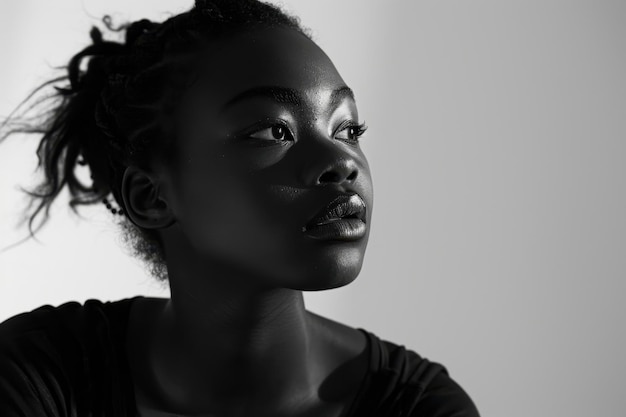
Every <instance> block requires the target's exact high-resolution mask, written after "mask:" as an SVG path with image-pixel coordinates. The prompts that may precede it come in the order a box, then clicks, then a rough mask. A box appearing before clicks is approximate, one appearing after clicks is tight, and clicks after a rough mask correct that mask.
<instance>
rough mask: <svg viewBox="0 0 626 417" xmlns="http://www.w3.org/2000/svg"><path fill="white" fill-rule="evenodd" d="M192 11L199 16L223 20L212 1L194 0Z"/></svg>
mask: <svg viewBox="0 0 626 417" xmlns="http://www.w3.org/2000/svg"><path fill="white" fill-rule="evenodd" d="M194 11H196V12H200V13H201V14H203V15H205V16H208V17H211V18H216V19H223V18H224V16H222V12H221V11H220V9H219V7H218V6H217V4H215V2H214V1H212V0H196V3H195V7H194Z"/></svg>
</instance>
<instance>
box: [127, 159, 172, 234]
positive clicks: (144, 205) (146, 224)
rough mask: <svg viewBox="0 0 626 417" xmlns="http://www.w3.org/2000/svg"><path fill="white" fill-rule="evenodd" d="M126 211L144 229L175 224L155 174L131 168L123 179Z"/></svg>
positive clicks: (160, 227)
mask: <svg viewBox="0 0 626 417" xmlns="http://www.w3.org/2000/svg"><path fill="white" fill-rule="evenodd" d="M122 199H123V200H124V210H125V211H126V215H127V216H128V217H129V218H130V220H131V221H132V222H133V223H134V224H136V225H137V226H139V227H142V228H144V229H162V228H165V227H167V226H169V225H171V224H172V223H173V222H174V216H173V215H172V212H171V210H170V207H169V205H168V204H167V201H166V200H165V199H164V198H163V196H161V195H160V192H159V183H158V180H157V177H156V175H155V174H151V173H148V172H146V171H144V170H142V169H140V168H138V167H134V166H130V167H128V168H126V171H124V177H123V178H122Z"/></svg>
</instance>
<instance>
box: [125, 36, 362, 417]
mask: <svg viewBox="0 0 626 417" xmlns="http://www.w3.org/2000/svg"><path fill="white" fill-rule="evenodd" d="M199 58H200V60H199V61H198V62H199V64H198V68H199V69H200V70H199V75H200V76H199V78H198V80H197V81H196V83H195V84H194V86H193V87H192V88H190V89H189V90H188V91H187V92H186V93H185V94H184V96H183V98H182V100H181V102H180V104H179V107H178V111H177V115H176V132H177V134H176V141H177V142H176V146H177V149H176V150H177V158H176V161H175V162H174V163H170V164H156V165H155V167H154V169H152V170H150V172H148V171H144V170H141V169H139V168H136V167H129V168H128V169H127V171H126V173H125V176H124V180H123V187H122V194H123V198H124V202H125V206H126V208H127V214H128V216H129V217H130V219H131V220H132V221H133V222H134V223H135V224H137V225H139V226H141V227H144V228H150V229H155V230H158V231H159V233H160V236H161V238H162V241H163V243H164V248H165V253H166V257H167V264H168V270H169V280H170V288H171V297H170V298H169V299H159V298H153V299H150V298H149V299H145V300H144V301H142V302H140V303H135V306H134V307H133V310H132V311H131V321H130V324H129V332H128V335H129V339H128V357H129V363H130V364H131V370H132V374H133V380H134V384H135V390H136V397H137V408H138V410H139V413H140V415H142V416H171V415H181V416H182V415H190V416H191V415H195V416H208V415H218V416H228V417H235V416H251V415H254V416H278V417H280V416H313V415H315V416H340V415H342V413H344V412H345V411H346V408H347V406H348V405H350V404H351V402H352V401H353V399H354V396H355V394H356V392H357V389H358V388H359V387H360V386H361V382H362V380H363V377H364V374H365V372H366V370H367V365H368V360H369V358H368V356H367V349H366V341H365V337H364V335H363V334H362V333H361V332H359V331H358V330H356V329H354V328H352V327H349V326H346V325H343V324H341V323H338V322H335V321H332V320H330V319H327V318H324V317H321V316H319V315H316V314H315V313H312V312H310V311H308V310H306V309H305V305H304V301H303V296H302V291H312V290H313V291H314V290H324V289H330V288H337V287H341V286H343V285H346V284H349V283H350V282H352V281H353V280H354V279H355V278H356V277H357V275H358V273H359V272H360V270H361V266H362V262H363V257H364V254H365V249H366V246H367V240H368V236H369V229H370V220H371V213H372V207H373V190H372V180H371V175H370V170H369V166H368V163H367V160H366V158H365V155H364V154H363V152H362V150H361V149H360V147H359V145H358V144H355V143H352V142H350V141H349V140H346V139H348V138H349V131H348V130H344V131H341V132H338V128H339V127H340V126H341V125H342V123H344V122H346V121H354V122H355V123H356V122H359V119H358V113H357V108H356V103H355V101H354V99H353V97H351V96H350V95H349V94H347V93H346V90H345V88H344V87H346V83H345V82H344V80H343V79H342V78H341V76H340V75H339V73H338V72H337V70H336V68H335V67H334V65H333V64H332V62H331V60H330V59H329V58H328V56H326V54H325V53H324V52H323V51H322V50H321V49H320V48H319V47H318V46H317V45H316V44H315V43H314V42H312V41H311V40H309V39H308V38H306V37H305V36H303V35H302V34H300V33H298V32H296V31H294V30H290V29H279V28H273V29H255V30H254V31H251V32H246V33H242V34H237V35H232V36H230V37H228V38H222V39H220V40H219V41H214V42H212V43H211V44H210V45H208V46H206V48H205V49H204V50H203V51H202V53H201V54H200V55H199ZM267 86H275V87H281V88H289V89H292V90H294V91H295V93H296V94H297V95H298V100H297V103H294V102H286V101H289V100H282V99H280V97H279V100H276V98H275V97H272V96H267V95H262V96H247V97H244V98H241V99H240V100H236V101H233V98H235V97H237V96H239V95H240V94H241V93H244V92H246V91H250V90H251V89H253V90H254V89H259V88H264V87H267ZM342 89H343V90H342ZM334 92H335V93H334ZM333 95H334V96H335V100H333ZM291 101H293V100H291ZM268 118H269V119H272V120H275V119H280V120H283V121H284V122H285V127H286V128H287V129H288V130H289V131H290V132H291V134H292V135H293V137H292V138H291V136H289V135H286V136H284V138H281V139H280V140H276V139H274V136H273V133H272V129H271V127H269V126H268V125H267V124H261V125H259V121H260V120H267V119H268ZM273 123H275V122H273ZM242 132H243V133H242ZM274 133H276V131H274ZM351 192H355V193H358V194H359V195H360V196H361V197H362V199H363V200H364V201H365V203H366V206H367V219H366V224H367V233H366V235H365V236H364V237H363V238H361V239H359V240H356V241H339V240H334V241H320V240H315V239H311V238H310V237H307V236H305V235H304V234H303V233H302V227H303V226H304V225H305V224H306V223H307V222H308V221H309V220H310V219H311V217H313V216H314V215H315V214H316V213H317V212H318V211H319V210H320V209H321V208H323V207H324V206H325V205H326V204H327V203H328V202H330V201H331V200H332V199H333V198H334V197H335V196H337V195H338V194H345V193H351Z"/></svg>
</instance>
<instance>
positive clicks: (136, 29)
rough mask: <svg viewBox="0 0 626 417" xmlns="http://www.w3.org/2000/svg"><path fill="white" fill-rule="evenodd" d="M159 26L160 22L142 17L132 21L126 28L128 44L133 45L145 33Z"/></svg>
mask: <svg viewBox="0 0 626 417" xmlns="http://www.w3.org/2000/svg"><path fill="white" fill-rule="evenodd" d="M158 26H159V24H158V23H156V22H152V21H151V20H148V19H141V20H138V21H136V22H133V23H131V24H130V25H129V26H128V27H127V28H126V44H127V45H132V44H133V43H135V41H136V40H137V38H139V37H140V36H141V35H143V34H144V33H147V32H150V31H152V30H154V29H155V28H157V27H158Z"/></svg>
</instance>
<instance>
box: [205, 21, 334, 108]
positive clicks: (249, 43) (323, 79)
mask: <svg viewBox="0 0 626 417" xmlns="http://www.w3.org/2000/svg"><path fill="white" fill-rule="evenodd" d="M199 58H200V59H199V61H198V63H199V64H198V73H197V75H198V79H197V82H196V84H195V88H194V89H193V90H194V91H195V92H209V91H210V94H209V96H210V97H211V101H212V102H214V103H215V104H216V105H220V104H223V103H224V102H225V101H227V100H228V99H230V98H231V97H233V96H234V95H236V94H238V93H240V92H242V91H246V90H250V89H254V88H257V87H262V86H280V87H285V88H290V89H294V90H298V91H300V92H302V93H303V94H305V95H306V94H308V95H317V94H324V93H327V92H330V91H332V90H335V89H337V88H341V87H343V86H345V83H344V81H343V79H342V78H341V76H340V75H339V73H338V71H337V69H336V68H335V66H334V65H333V63H332V61H331V60H330V58H329V57H328V56H327V55H326V54H325V53H324V51H322V49H321V48H320V47H319V46H317V44H315V43H314V42H313V41H311V40H310V39H309V38H307V37H306V36H304V35H303V34H301V33H299V32H297V31H295V30H293V29H286V28H266V29H256V30H253V31H248V32H244V33H240V34H237V35H232V36H229V37H227V38H223V39H220V40H217V41H215V42H212V43H211V44H209V45H207V46H206V48H204V49H203V50H202V51H201V53H200V55H199Z"/></svg>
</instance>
